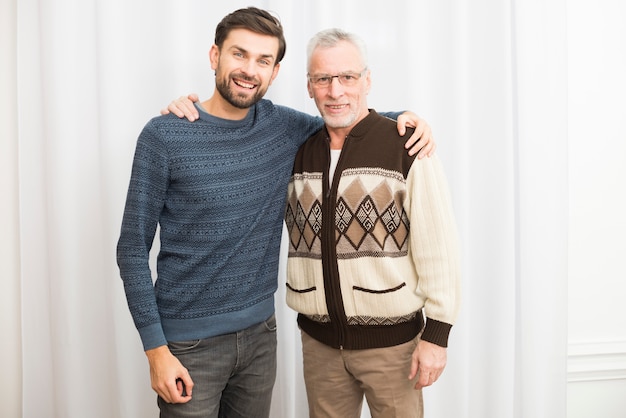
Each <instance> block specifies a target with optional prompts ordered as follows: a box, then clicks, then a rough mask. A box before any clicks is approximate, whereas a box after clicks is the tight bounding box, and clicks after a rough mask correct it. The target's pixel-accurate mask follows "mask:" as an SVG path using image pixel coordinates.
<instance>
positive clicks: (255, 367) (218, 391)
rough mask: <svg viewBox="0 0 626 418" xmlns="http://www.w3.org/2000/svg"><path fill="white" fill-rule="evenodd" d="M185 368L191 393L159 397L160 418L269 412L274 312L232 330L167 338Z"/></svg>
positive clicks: (241, 417) (236, 417) (227, 417)
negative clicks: (177, 399) (170, 399)
mask: <svg viewBox="0 0 626 418" xmlns="http://www.w3.org/2000/svg"><path fill="white" fill-rule="evenodd" d="M169 348H170V351H171V352H172V354H174V355H175V356H176V357H177V358H178V359H179V360H180V362H181V363H182V364H183V365H184V366H185V367H186V368H187V369H188V370H189V374H190V375H191V379H192V380H193V382H194V387H193V397H192V399H191V401H189V402H187V403H184V404H168V403H166V402H165V401H163V399H161V398H160V397H159V398H158V405H159V408H160V409H161V414H160V416H161V418H199V417H202V418H251V417H255V418H257V417H258V418H265V417H269V413H270V403H271V400H272V389H273V387H274V381H275V380H276V318H275V317H274V315H272V316H271V317H270V318H268V319H267V320H265V321H263V322H261V323H259V324H257V325H253V326H251V327H250V328H247V329H244V330H242V331H239V332H236V333H234V334H226V335H220V336H217V337H211V338H207V339H204V340H194V341H182V342H172V343H169Z"/></svg>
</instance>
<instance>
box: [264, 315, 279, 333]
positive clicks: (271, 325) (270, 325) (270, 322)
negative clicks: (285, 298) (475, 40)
mask: <svg viewBox="0 0 626 418" xmlns="http://www.w3.org/2000/svg"><path fill="white" fill-rule="evenodd" d="M263 324H264V325H265V329H266V330H268V331H270V332H275V331H276V315H275V314H272V316H270V317H269V318H267V319H266V320H265V321H264V322H263Z"/></svg>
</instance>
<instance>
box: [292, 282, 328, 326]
mask: <svg viewBox="0 0 626 418" xmlns="http://www.w3.org/2000/svg"><path fill="white" fill-rule="evenodd" d="M286 285H287V305H288V306H289V307H290V308H291V309H293V310H295V311H296V312H299V313H301V314H305V315H322V316H323V315H328V310H327V309H326V296H325V293H324V285H323V284H322V283H320V284H319V285H318V284H316V283H315V280H314V279H313V280H306V279H304V278H303V275H299V276H298V277H294V276H293V275H292V277H290V279H289V280H288V281H287V284H286Z"/></svg>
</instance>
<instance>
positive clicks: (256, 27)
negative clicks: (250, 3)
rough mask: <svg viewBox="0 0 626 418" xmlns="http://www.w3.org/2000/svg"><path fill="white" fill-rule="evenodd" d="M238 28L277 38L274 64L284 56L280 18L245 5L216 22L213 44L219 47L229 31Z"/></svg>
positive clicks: (284, 47) (285, 47) (283, 39)
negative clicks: (243, 7) (276, 53)
mask: <svg viewBox="0 0 626 418" xmlns="http://www.w3.org/2000/svg"><path fill="white" fill-rule="evenodd" d="M238 28H244V29H248V30H250V31H252V32H255V33H259V34H262V35H269V36H274V37H276V38H278V56H277V57H276V64H278V63H279V62H280V61H281V60H282V59H283V57H284V56H285V51H286V49H287V43H286V42H285V36H284V34H283V26H282V25H281V23H280V20H279V19H278V18H277V17H275V16H272V14H271V13H269V12H268V11H266V10H261V9H258V8H256V7H247V8H245V9H239V10H235V11H234V12H232V13H230V14H229V15H227V16H226V17H224V19H222V21H221V22H220V23H218V25H217V28H216V29H215V45H217V46H218V47H219V48H220V49H221V48H222V45H223V44H224V40H226V38H227V37H228V34H229V33H230V31H231V30H233V29H238Z"/></svg>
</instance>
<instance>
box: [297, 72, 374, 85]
mask: <svg viewBox="0 0 626 418" xmlns="http://www.w3.org/2000/svg"><path fill="white" fill-rule="evenodd" d="M367 70H368V68H367V67H365V68H363V70H361V72H360V73H353V72H347V73H341V74H337V75H326V74H324V75H320V76H315V77H314V76H312V75H310V74H307V79H308V80H309V83H311V86H313V88H316V89H326V88H328V87H330V86H331V85H332V84H333V79H334V78H336V79H337V81H338V82H339V84H341V85H342V86H345V87H353V86H354V85H355V84H356V83H357V82H358V81H359V80H360V79H361V77H363V75H364V74H365V73H366V72H367ZM342 77H354V78H355V79H356V80H355V81H354V84H344V83H343V82H342V81H341V78H342ZM321 78H328V79H329V81H328V84H322V85H320V84H319V82H320V79H321ZM344 81H345V80H344Z"/></svg>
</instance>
